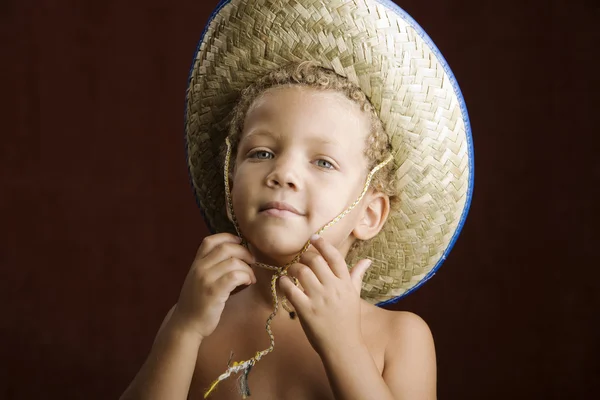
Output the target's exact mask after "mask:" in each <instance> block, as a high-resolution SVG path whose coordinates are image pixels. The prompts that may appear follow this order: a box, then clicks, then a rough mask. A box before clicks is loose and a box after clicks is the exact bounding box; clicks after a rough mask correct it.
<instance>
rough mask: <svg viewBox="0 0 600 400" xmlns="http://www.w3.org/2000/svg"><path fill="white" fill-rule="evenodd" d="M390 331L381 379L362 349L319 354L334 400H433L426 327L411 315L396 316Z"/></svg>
mask: <svg viewBox="0 0 600 400" xmlns="http://www.w3.org/2000/svg"><path fill="white" fill-rule="evenodd" d="M392 329H393V332H391V335H390V336H391V337H392V338H393V339H392V340H391V341H390V342H389V344H388V346H387V349H386V352H385V366H384V371H383V376H381V374H380V372H379V370H378V369H377V366H376V365H375V362H374V361H373V358H372V357H371V355H370V353H369V351H368V349H367V348H366V346H364V345H358V346H355V347H354V348H350V349H349V348H345V349H344V348H341V347H338V348H332V349H331V351H325V352H323V353H324V354H322V360H323V364H324V365H325V370H326V371H327V376H328V378H329V382H330V384H331V388H332V390H333V393H334V394H335V398H336V399H337V400H348V399H353V400H358V399H381V400H387V399H410V400H419V399H423V400H425V399H427V400H429V399H435V398H436V360H435V348H434V345H433V338H432V336H431V331H430V330H429V327H428V326H427V324H426V323H425V322H424V321H423V320H422V319H421V318H420V317H418V316H417V315H415V314H412V313H399V315H398V316H396V317H395V318H394V323H393V324H392Z"/></svg>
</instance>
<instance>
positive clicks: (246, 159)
mask: <svg viewBox="0 0 600 400" xmlns="http://www.w3.org/2000/svg"><path fill="white" fill-rule="evenodd" d="M368 133H369V120H368V117H367V116H366V115H365V114H364V113H363V112H362V111H361V110H360V108H359V106H358V105H357V104H355V103H354V102H352V101H350V100H349V99H347V98H345V97H344V96H343V95H342V94H340V93H336V92H330V91H326V92H324V91H316V90H314V89H310V88H306V87H301V86H292V87H280V88H274V89H270V90H268V91H267V92H265V93H264V94H263V95H262V96H261V97H260V98H259V99H257V100H256V101H255V102H254V104H253V105H252V106H251V107H250V109H249V111H248V113H247V115H246V119H245V122H244V130H243V132H242V136H241V139H240V143H239V146H238V152H237V155H236V159H235V168H234V177H233V184H232V199H233V200H232V201H233V207H234V212H235V215H236V217H237V220H238V223H239V226H240V229H241V231H242V233H243V235H244V236H245V238H246V239H247V240H248V241H249V243H250V245H251V249H252V250H253V252H254V253H255V255H256V256H257V257H258V258H259V259H262V260H264V261H266V262H272V263H274V264H275V265H279V264H282V263H285V262H287V261H289V258H290V257H293V256H295V255H296V254H297V253H298V252H299V251H300V250H301V249H302V246H303V245H304V244H305V243H306V241H307V240H308V239H309V238H310V236H311V235H312V234H313V233H315V232H317V231H318V230H319V229H320V228H321V227H322V226H324V225H325V224H326V223H328V222H329V221H331V220H332V219H333V218H335V217H336V216H337V215H338V214H339V213H341V212H342V211H344V210H345V209H346V208H347V207H348V206H349V205H350V204H352V203H353V202H354V201H355V200H356V199H357V198H358V196H359V195H360V192H361V191H362V188H363V185H364V181H365V179H366V176H367V174H368V172H369V171H368V170H367V167H368V163H367V159H366V156H365V155H364V152H365V140H366V137H367V135H368ZM359 219H360V207H357V208H355V209H354V210H353V211H352V212H351V213H349V214H348V215H347V216H345V217H344V218H343V219H342V220H341V221H339V222H338V223H336V224H334V225H333V226H332V227H330V228H329V229H327V230H326V231H325V232H323V234H322V236H324V237H326V238H327V239H328V240H329V241H330V242H331V243H333V244H334V245H336V246H337V247H338V248H339V249H340V250H341V251H344V252H345V251H347V249H348V248H349V247H350V245H351V243H352V241H353V240H354V239H353V238H352V237H351V233H352V230H353V229H354V227H355V225H356V224H357V223H358V221H359ZM344 255H345V253H344Z"/></svg>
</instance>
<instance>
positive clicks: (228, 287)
mask: <svg viewBox="0 0 600 400" xmlns="http://www.w3.org/2000/svg"><path fill="white" fill-rule="evenodd" d="M252 280H253V276H252V275H251V272H248V271H242V270H239V269H238V270H235V271H229V272H228V273H226V274H225V275H222V276H221V277H220V278H218V279H217V281H216V282H215V283H214V288H215V290H214V293H221V294H224V293H231V292H233V290H234V289H235V288H237V287H238V286H242V285H251V284H252Z"/></svg>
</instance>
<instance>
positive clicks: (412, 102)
mask: <svg viewBox="0 0 600 400" xmlns="http://www.w3.org/2000/svg"><path fill="white" fill-rule="evenodd" d="M413 23H414V22H412V20H411V19H410V18H407V19H406V20H405V17H404V15H403V14H402V13H399V12H398V10H396V9H395V7H392V6H391V5H388V4H387V3H380V2H378V1H375V0H350V1H348V0H330V1H318V0H231V1H229V2H223V3H222V4H221V5H220V8H219V9H218V11H217V12H216V13H215V14H214V15H213V17H212V19H211V21H210V22H209V25H208V26H207V28H206V31H205V34H204V36H203V38H202V40H201V42H200V44H199V47H198V49H197V53H196V57H195V59H194V62H193V66H192V70H191V74H190V80H189V86H188V91H187V99H186V100H187V103H186V120H185V130H186V139H187V154H188V165H189V168H190V175H191V179H192V184H193V187H194V190H195V192H196V196H197V199H198V202H199V205H200V207H201V208H202V210H203V212H204V215H205V219H206V221H207V223H208V224H209V225H210V226H211V227H212V229H213V230H214V231H216V232H232V233H233V232H234V229H233V226H232V224H231V223H230V222H229V221H228V219H227V216H226V211H225V210H226V203H225V193H224V184H223V175H222V164H221V163H222V160H219V157H220V150H221V147H222V145H223V142H224V140H225V136H226V134H227V127H226V125H227V119H226V118H227V116H228V114H229V112H230V111H231V109H232V107H233V105H234V104H235V101H236V99H237V97H238V94H239V92H240V91H241V90H242V89H243V88H244V87H246V86H247V85H248V84H249V83H251V82H252V81H254V80H255V79H256V78H258V77H260V76H262V75H264V74H265V73H266V72H268V71H270V70H273V69H276V68H279V67H281V66H283V65H285V64H288V63H290V62H295V61H305V60H315V61H317V62H319V63H320V64H321V65H322V66H324V67H326V68H330V69H333V70H334V71H335V72H337V73H338V74H340V75H342V76H344V77H347V78H348V79H350V80H351V81H353V82H355V83H357V84H358V85H359V86H360V87H361V88H362V90H363V91H364V92H365V93H366V95H367V96H368V97H369V99H370V101H371V103H372V104H373V105H374V106H375V108H376V109H377V111H378V113H379V116H380V118H381V120H382V122H383V124H384V128H385V130H386V133H387V134H388V136H389V137H390V140H391V143H392V146H393V149H394V161H393V162H394V166H395V168H396V169H397V175H398V177H399V179H400V182H401V193H400V201H401V205H400V209H399V210H398V211H397V212H395V213H393V214H392V215H390V217H389V219H388V221H387V223H386V225H385V227H384V229H383V231H382V232H381V233H380V234H379V235H378V236H377V237H376V238H374V239H373V240H371V242H370V245H369V246H365V248H364V250H363V253H361V254H358V253H357V251H353V252H351V253H350V254H348V257H347V262H348V264H349V265H354V264H355V263H356V262H357V261H358V260H359V259H361V258H365V257H368V258H370V259H372V260H373V264H372V266H371V268H370V269H369V271H368V273H367V275H366V276H365V279H364V283H363V290H362V294H361V296H362V298H364V299H365V300H367V301H369V302H371V303H381V302H387V301H390V300H395V299H397V298H399V297H400V296H402V295H403V294H405V293H406V292H407V291H409V290H410V289H412V288H414V287H415V286H416V285H418V284H419V283H420V282H421V281H423V280H424V279H427V278H429V277H430V276H431V275H432V272H433V271H434V268H435V267H436V266H438V265H439V263H440V262H441V259H442V257H443V256H444V255H445V253H446V252H447V250H448V249H449V247H451V245H452V243H453V240H454V236H455V234H456V233H457V231H458V230H459V222H460V221H461V219H462V217H464V215H463V214H465V213H466V209H467V208H468V199H469V197H470V193H471V190H472V180H471V179H470V178H471V177H470V174H472V171H471V166H472V162H470V161H472V150H471V146H470V136H468V134H467V131H466V129H465V126H468V117H467V115H466V110H465V108H464V107H463V106H461V105H462V103H461V100H460V99H461V98H460V97H459V96H460V92H459V91H458V88H457V87H455V82H454V81H453V78H452V77H451V76H450V75H449V74H448V72H449V70H448V72H447V71H446V70H445V69H444V67H443V64H442V61H441V60H439V59H438V58H437V57H436V51H437V50H435V49H433V48H431V47H430V45H429V44H428V41H427V40H428V39H424V37H423V34H422V32H421V31H420V28H418V27H416V28H415V27H413V26H412V25H411V24H413ZM340 211H341V210H340Z"/></svg>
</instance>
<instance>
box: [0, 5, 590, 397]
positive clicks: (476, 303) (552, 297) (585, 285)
mask: <svg viewBox="0 0 600 400" xmlns="http://www.w3.org/2000/svg"><path fill="white" fill-rule="evenodd" d="M216 3H217V0H210V1H189V0H188V1H177V2H168V1H166V0H163V1H159V0H144V1H141V0H131V1H120V2H117V1H115V0H112V1H103V2H99V1H95V2H83V1H62V2H59V1H49V0H46V1H43V0H37V1H17V0H2V1H1V2H0V38H1V39H0V40H1V42H0V57H1V61H0V68H1V71H0V72H1V73H0V94H1V102H2V104H1V108H0V116H1V119H0V132H1V137H2V141H1V142H0V185H1V186H0V191H1V193H0V213H1V214H0V217H1V220H0V232H1V233H0V234H1V237H0V240H1V241H0V263H1V269H0V278H1V280H0V307H1V308H0V312H1V318H2V324H1V329H0V340H1V342H0V349H1V350H0V360H1V361H0V397H2V398H4V399H35V398H46V399H109V398H116V397H118V395H119V393H120V392H121V391H122V390H123V389H124V388H125V387H126V385H127V384H128V382H129V381H130V380H131V379H132V377H133V376H134V374H135V373H136V371H137V370H138V369H139V367H140V365H141V363H142V362H143V360H144V359H145V357H146V355H147V353H148V351H149V349H150V346H151V343H152V340H153V337H154V334H155V332H156V329H157V328H158V326H159V324H160V321H161V320H162V318H163V316H164V314H165V312H166V311H167V310H168V309H169V307H170V306H171V305H172V304H173V303H174V302H175V301H176V299H177V295H178V292H179V288H180V286H181V284H182V282H183V279H184V277H185V273H186V271H187V269H188V267H189V264H190V262H191V260H192V258H193V255H194V252H195V249H196V247H197V246H198V245H199V243H200V241H201V239H202V238H203V237H204V235H205V234H206V230H205V228H204V225H203V223H202V220H201V216H200V212H199V211H198V210H197V208H196V204H195V201H194V198H193V195H192V191H191V189H190V187H189V185H188V178H187V172H186V167H185V162H184V148H183V139H182V133H183V132H182V129H183V108H184V92H185V87H186V78H187V73H188V68H189V66H190V63H191V59H192V55H193V53H194V49H195V45H196V42H197V40H198V39H199V37H200V33H201V30H202V28H203V26H204V23H205V22H206V20H207V18H208V16H209V13H210V11H211V10H212V8H213V7H214V5H215V4H216ZM597 4H598V3H597V2H593V1H587V2H584V1H572V2H566V1H559V0H556V1H543V0H540V1H537V2H536V1H517V0H511V1H505V2H485V1H478V0H454V1H450V0H448V1H441V0H439V1H438V0H431V1H417V0H406V1H402V3H401V5H402V6H403V7H404V8H405V9H406V10H407V11H408V12H409V13H411V14H412V15H413V16H414V17H415V19H416V20H417V21H419V22H420V24H421V25H422V26H423V27H424V28H425V30H426V31H427V32H428V33H429V34H430V36H431V37H432V38H433V39H434V41H436V43H437V45H438V46H439V48H440V49H441V51H442V52H443V54H444V55H445V57H446V59H447V60H448V62H449V64H450V65H451V67H452V68H453V70H454V72H455V74H456V76H457V78H458V81H459V83H460V84H461V86H462V90H463V93H464V96H465V99H466V102H467V106H468V108H469V112H470V116H471V120H472V125H473V133H474V143H475V152H476V159H475V165H476V184H475V195H474V200H473V205H472V208H471V213H470V216H469V218H468V220H467V224H466V226H465V228H464V231H463V234H462V236H461V238H460V239H459V241H458V243H457V245H456V247H455V249H454V250H453V252H452V253H451V255H450V257H449V259H448V261H447V262H446V264H445V265H444V266H443V267H442V268H441V269H440V271H439V273H438V274H437V276H436V277H435V278H434V279H433V280H432V281H430V282H429V283H428V284H427V285H425V286H424V287H423V288H422V289H420V290H418V291H417V292H416V293H414V294H412V295H410V296H409V297H408V298H406V299H405V300H403V301H401V302H400V303H399V304H397V305H396V306H395V308H397V309H406V310H412V311H414V312H417V313H418V314H420V315H422V316H423V317H424V318H425V320H426V321H427V322H428V323H429V324H430V326H431V329H432V330H433V333H434V336H435V340H436V344H437V351H438V364H439V397H440V398H442V399H505V398H513V399H554V398H556V399H563V398H569V399H590V398H593V397H596V396H597V395H596V396H595V394H596V392H598V389H600V386H599V383H598V372H599V371H600V368H599V367H600V365H599V364H600V363H599V361H598V360H599V356H600V354H599V353H600V352H599V347H600V346H599V345H598V342H597V340H598V339H599V333H600V332H599V329H598V327H597V324H596V322H597V321H596V320H597V319H599V318H598V312H597V311H596V309H597V307H598V306H599V305H600V304H599V295H598V288H599V284H598V279H599V278H600V273H599V269H600V268H599V267H600V265H599V263H598V260H597V256H596V251H595V250H596V248H597V246H595V245H596V244H597V242H598V239H599V238H600V237H599V235H598V223H599V222H600V220H599V215H598V211H597V209H596V205H597V204H598V196H597V193H598V184H599V183H600V179H599V178H600V167H599V162H598V158H597V155H596V154H597V151H598V147H594V146H592V141H593V138H594V137H595V136H598V133H599V131H600V130H599V128H598V123H597V118H596V117H597V115H598V110H597V107H598V105H599V104H598V101H597V94H598V93H599V89H600V87H599V85H598V83H599V82H598V72H597V71H598V68H597V66H596V65H595V64H594V60H595V59H596V58H597V57H596V54H595V52H596V51H597V49H598V47H599V44H600V41H599V40H598V39H599V29H598V28H597V26H598V25H597V20H598V17H599V16H600V12H599V8H598V5H597ZM596 398H597V397H596Z"/></svg>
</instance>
